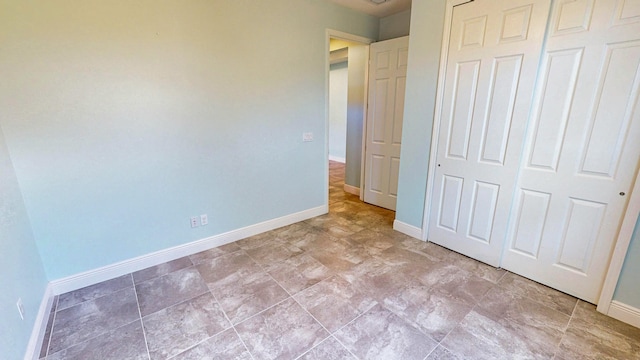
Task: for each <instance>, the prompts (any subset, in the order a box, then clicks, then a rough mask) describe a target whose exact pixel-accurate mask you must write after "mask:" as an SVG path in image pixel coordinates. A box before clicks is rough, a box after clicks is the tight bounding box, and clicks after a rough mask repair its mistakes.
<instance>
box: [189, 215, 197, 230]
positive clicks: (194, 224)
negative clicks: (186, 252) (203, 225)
mask: <svg viewBox="0 0 640 360" xmlns="http://www.w3.org/2000/svg"><path fill="white" fill-rule="evenodd" d="M191 227H192V228H194V227H198V217H197V216H192V217H191Z"/></svg>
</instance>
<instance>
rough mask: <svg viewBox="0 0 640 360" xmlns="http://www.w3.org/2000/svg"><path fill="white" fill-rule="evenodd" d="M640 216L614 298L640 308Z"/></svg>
mask: <svg viewBox="0 0 640 360" xmlns="http://www.w3.org/2000/svg"><path fill="white" fill-rule="evenodd" d="M639 275H640V217H638V220H637V222H636V227H635V230H634V231H633V236H632V237H631V244H629V250H628V251H627V256H626V257H625V260H624V266H623V267H622V272H621V273H620V278H619V279H618V286H617V287H616V291H615V293H614V294H613V300H616V301H619V302H621V303H623V304H627V305H630V306H633V307H635V308H636V309H640V280H639V278H638V276H639Z"/></svg>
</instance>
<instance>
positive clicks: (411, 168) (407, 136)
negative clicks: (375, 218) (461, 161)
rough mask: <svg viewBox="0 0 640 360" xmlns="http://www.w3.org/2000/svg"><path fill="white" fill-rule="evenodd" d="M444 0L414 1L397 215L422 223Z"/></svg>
mask: <svg viewBox="0 0 640 360" xmlns="http://www.w3.org/2000/svg"><path fill="white" fill-rule="evenodd" d="M444 12H445V1H444V0H429V1H426V0H423V1H414V2H413V5H412V9H411V36H410V38H409V63H408V67H407V87H406V96H405V104H404V122H403V130H402V150H401V155H400V156H401V159H402V160H401V161H400V176H399V179H398V183H399V185H398V201H397V205H396V219H397V220H398V221H401V222H404V223H406V224H409V225H412V226H415V227H418V228H420V227H422V218H423V216H424V215H423V213H424V199H425V194H426V188H427V171H428V165H429V151H430V147H431V130H432V128H433V112H434V108H435V99H436V90H437V81H438V67H439V60H440V48H441V44H442V28H443V26H444Z"/></svg>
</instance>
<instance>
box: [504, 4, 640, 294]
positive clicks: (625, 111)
mask: <svg viewBox="0 0 640 360" xmlns="http://www.w3.org/2000/svg"><path fill="white" fill-rule="evenodd" d="M554 4H555V5H554V8H553V11H552V18H551V25H552V26H551V27H550V31H549V34H548V35H547V39H546V47H545V49H544V56H543V62H542V64H541V66H540V69H541V72H540V76H539V83H538V87H537V92H536V98H535V101H534V105H533V108H532V109H533V110H532V114H531V124H530V129H529V131H528V136H527V141H526V145H525V152H524V156H523V157H522V166H521V171H520V175H519V182H518V186H517V187H518V191H516V199H515V202H514V208H517V209H523V210H522V211H521V213H523V214H524V212H525V211H529V212H530V214H529V215H528V216H526V217H525V216H524V215H522V216H520V215H514V218H513V220H512V221H511V226H510V229H509V234H508V246H507V251H505V253H504V257H503V261H502V264H503V267H504V268H506V269H508V270H511V271H513V272H516V273H518V274H521V275H523V276H526V277H528V278H531V279H533V280H535V281H538V282H541V283H544V284H546V285H549V286H551V287H554V288H557V289H559V290H562V291H564V292H567V293H570V294H572V295H574V296H577V297H579V298H581V299H584V300H586V301H589V302H596V301H597V299H598V296H599V294H600V291H601V287H602V283H603V280H604V276H605V272H606V269H607V265H608V263H609V259H610V256H611V252H612V249H613V245H614V242H615V239H616V238H617V235H618V231H619V226H620V223H621V217H622V216H623V214H624V212H625V209H626V206H627V196H622V195H621V194H628V193H629V191H630V190H631V186H632V182H633V180H634V179H635V177H636V174H637V171H638V166H639V161H640V142H639V141H638V139H640V13H639V10H638V6H640V5H639V4H640V1H638V0H630V1H623V0H615V1H589V0H574V1H569V0H565V1H557V2H555V3H554ZM543 194H548V195H543ZM545 197H546V198H548V200H545V201H543V200H542V199H543V198H545ZM536 198H538V200H536ZM536 202H537V203H538V204H537V205H535V203H536ZM543 203H544V204H543ZM527 208H529V210H527ZM544 208H546V210H544V212H545V213H546V215H544V216H543V215H542V214H543V209H544ZM536 209H537V210H536ZM522 219H524V220H522ZM534 255H535V256H534Z"/></svg>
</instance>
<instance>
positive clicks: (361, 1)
mask: <svg viewBox="0 0 640 360" xmlns="http://www.w3.org/2000/svg"><path fill="white" fill-rule="evenodd" d="M331 1H333V2H334V3H336V4H339V5H342V6H345V7H348V8H351V9H354V10H357V11H360V12H363V13H366V14H369V15H373V16H377V17H385V16H389V15H393V14H396V13H399V12H401V11H404V10H409V9H411V0H387V1H385V2H383V3H381V4H376V3H374V2H372V1H371V0H331ZM376 1H382V0H376Z"/></svg>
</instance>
